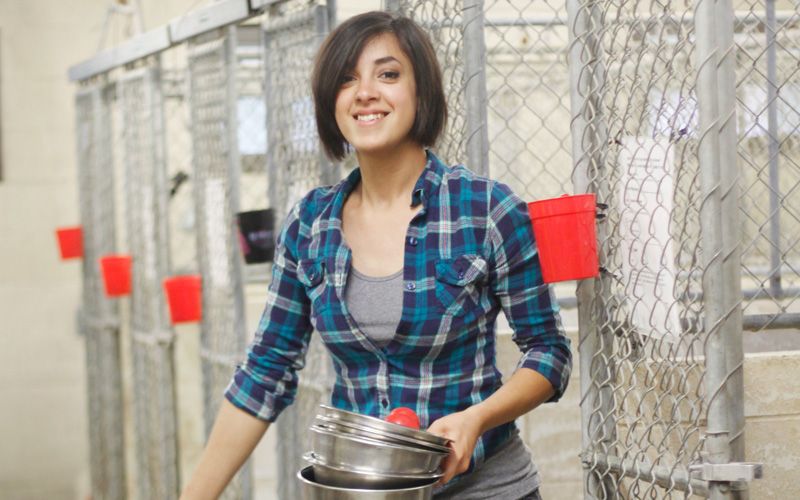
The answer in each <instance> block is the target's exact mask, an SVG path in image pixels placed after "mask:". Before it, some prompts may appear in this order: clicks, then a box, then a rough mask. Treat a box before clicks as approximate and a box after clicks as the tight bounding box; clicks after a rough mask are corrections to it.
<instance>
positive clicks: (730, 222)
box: [715, 0, 780, 498]
mask: <svg viewBox="0 0 800 500" xmlns="http://www.w3.org/2000/svg"><path fill="white" fill-rule="evenodd" d="M768 1H769V0H768ZM715 5H716V9H715V17H716V22H717V32H716V36H717V46H718V48H719V56H720V57H719V65H718V70H717V75H718V77H717V101H718V103H719V104H718V105H719V118H720V123H719V148H720V185H721V193H720V198H721V199H720V204H721V206H720V210H721V224H722V228H721V231H722V252H723V254H722V272H723V280H724V283H723V286H724V288H723V294H722V296H723V301H724V309H723V310H724V314H725V316H724V318H722V321H723V323H722V325H721V328H720V335H722V337H723V341H724V343H725V367H726V368H725V373H726V374H727V376H728V379H727V381H725V382H723V383H724V384H725V390H726V392H727V395H728V397H727V401H728V404H729V405H730V406H729V408H728V419H729V421H728V431H729V434H728V436H729V449H730V459H731V460H733V461H737V462H742V461H744V459H745V457H744V426H745V418H744V376H743V375H744V369H743V364H744V346H743V343H742V308H741V304H742V258H741V249H740V242H741V226H740V224H739V211H740V209H741V207H740V193H739V164H738V159H739V155H738V151H737V143H738V137H737V132H736V69H735V68H736V45H735V43H734V38H733V30H734V22H735V21H734V12H733V4H732V2H731V0H716V2H715ZM778 268H779V269H780V261H778ZM779 286H780V285H779ZM732 489H733V490H734V491H735V490H737V489H742V490H747V483H741V484H739V483H734V484H733V485H732ZM736 498H739V497H736Z"/></svg>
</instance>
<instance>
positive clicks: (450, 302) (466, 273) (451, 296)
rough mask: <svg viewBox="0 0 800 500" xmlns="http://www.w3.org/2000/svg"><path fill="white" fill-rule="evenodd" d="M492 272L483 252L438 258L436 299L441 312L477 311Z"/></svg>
mask: <svg viewBox="0 0 800 500" xmlns="http://www.w3.org/2000/svg"><path fill="white" fill-rule="evenodd" d="M487 273H488V269H487V264H486V260H485V259H484V258H483V257H481V256H480V255H461V256H458V257H455V258H452V259H439V260H438V261H436V298H437V299H438V302H439V305H440V307H441V311H442V312H443V313H445V314H448V315H452V316H463V315H465V314H467V313H470V312H475V311H476V309H477V308H478V307H479V305H480V298H481V293H482V292H483V286H484V284H485V282H486V276H487Z"/></svg>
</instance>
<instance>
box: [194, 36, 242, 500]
mask: <svg viewBox="0 0 800 500" xmlns="http://www.w3.org/2000/svg"><path fill="white" fill-rule="evenodd" d="M236 30H237V28H236V26H229V27H228V28H227V33H226V35H225V38H226V46H225V56H224V57H225V73H226V79H225V81H226V98H227V101H228V105H227V108H228V109H227V126H226V129H227V132H228V137H227V146H228V151H227V153H228V154H227V162H228V165H227V168H226V172H227V174H228V190H229V193H230V195H229V200H228V203H229V206H230V208H229V210H230V214H231V215H232V216H235V214H236V213H237V212H238V211H239V210H240V205H241V193H240V190H241V189H240V186H241V167H242V162H241V157H240V155H239V137H238V129H239V119H238V116H237V113H236V110H237V108H238V99H239V94H238V90H237V79H236V76H237V69H238V68H237V64H238V61H239V59H238V57H237V55H236V48H237V40H238V37H237V36H236ZM226 247H227V251H228V260H229V262H230V263H231V295H232V299H233V300H232V301H233V311H234V312H233V317H232V320H233V324H232V325H231V329H230V330H229V331H228V332H227V335H230V336H231V337H233V339H232V340H233V341H232V342H230V346H231V347H232V348H233V350H234V353H242V352H244V350H245V347H246V345H247V338H246V335H247V334H246V329H247V328H246V325H245V315H246V311H245V298H244V273H243V269H242V267H243V263H242V256H241V252H240V251H239V235H238V233H237V231H236V230H232V231H230V232H229V238H228V244H227V245H226ZM203 347H204V348H207V347H208V346H203ZM230 366H231V367H232V366H235V364H233V365H230ZM223 389H224V386H223V387H216V388H214V391H215V392H216V393H217V394H219V393H221V391H222V390H223ZM208 396H211V395H207V397H208ZM215 403H216V405H217V409H218V407H219V403H220V398H219V396H217V397H216V400H215ZM216 414H217V411H216V409H215V411H214V412H213V415H214V416H216ZM209 416H210V415H209ZM210 425H211V422H209V433H208V434H206V435H209V434H210ZM237 480H238V481H237ZM234 482H238V483H239V484H238V485H236V484H234V485H232V486H233V488H231V487H229V488H228V490H229V491H226V492H225V495H231V496H233V495H236V496H238V499H237V500H250V499H251V498H252V497H253V461H252V459H249V460H247V462H246V463H245V464H244V465H243V466H242V468H241V469H240V470H239V472H238V474H237V477H236V479H235V480H234ZM237 486H238V487H237ZM231 489H233V490H234V491H233V492H231V491H230V490H231Z"/></svg>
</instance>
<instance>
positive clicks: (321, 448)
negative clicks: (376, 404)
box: [297, 405, 450, 500]
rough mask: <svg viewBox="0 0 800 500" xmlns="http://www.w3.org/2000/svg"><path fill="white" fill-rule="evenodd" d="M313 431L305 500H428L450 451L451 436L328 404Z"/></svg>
mask: <svg viewBox="0 0 800 500" xmlns="http://www.w3.org/2000/svg"><path fill="white" fill-rule="evenodd" d="M310 430H311V443H312V448H313V450H312V451H310V452H308V453H306V454H305V455H304V456H303V458H304V459H305V460H306V461H307V462H309V463H310V464H311V465H310V466H309V467H306V468H304V469H303V470H301V471H300V472H299V473H298V474H297V477H298V479H299V480H300V481H301V483H302V484H303V490H304V496H305V498H306V499H307V500H343V499H347V500H379V499H380V500H427V499H430V498H431V497H432V491H433V485H434V484H435V483H436V482H437V481H438V480H439V479H440V478H441V477H442V473H441V471H440V470H439V466H440V464H441V462H442V460H443V459H444V458H445V457H446V456H447V455H448V454H449V453H450V447H449V444H450V440H448V439H445V438H442V437H439V436H436V435H434V434H431V433H429V432H425V431H420V430H417V429H412V428H410V427H404V426H402V425H397V424H393V423H391V422H385V421H383V420H381V419H378V418H374V417H369V416H366V415H359V414H358V413H353V412H349V411H345V410H339V409H337V408H332V407H330V406H326V405H320V412H319V414H318V415H317V416H316V419H315V420H314V424H313V425H312V426H311V429H310Z"/></svg>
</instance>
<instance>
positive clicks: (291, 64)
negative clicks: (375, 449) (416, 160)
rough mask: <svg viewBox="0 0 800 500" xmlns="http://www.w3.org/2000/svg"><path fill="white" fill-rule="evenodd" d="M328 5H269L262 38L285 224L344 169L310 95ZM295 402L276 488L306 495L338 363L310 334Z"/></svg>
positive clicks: (281, 441) (286, 421)
mask: <svg viewBox="0 0 800 500" xmlns="http://www.w3.org/2000/svg"><path fill="white" fill-rule="evenodd" d="M329 7H330V6H329V5H322V4H317V3H316V2H312V3H311V4H310V5H309V2H301V1H290V2H285V3H281V4H279V5H275V6H273V7H272V9H271V10H269V11H268V13H267V15H266V16H265V20H264V23H263V26H262V29H263V37H264V47H265V49H264V57H265V59H264V70H265V88H264V97H265V99H266V106H267V137H268V148H267V174H268V189H269V204H270V206H271V207H272V209H273V210H274V212H275V222H276V224H281V223H282V222H283V221H284V220H285V218H286V215H287V214H288V212H289V210H291V208H292V206H293V205H294V204H295V203H297V202H298V201H299V200H300V198H301V197H303V196H304V195H305V194H306V193H308V191H310V190H311V189H313V188H315V187H317V186H320V185H324V184H331V183H334V182H336V181H338V170H337V169H336V167H335V166H334V165H333V164H331V163H330V162H329V161H328V160H327V158H326V157H325V156H324V152H323V151H322V149H321V148H320V146H319V140H318V138H317V132H316V122H315V119H314V105H313V102H312V96H311V82H310V75H311V68H312V65H313V61H314V56H315V55H316V52H317V49H318V47H319V45H320V43H321V42H322V39H323V38H324V36H325V35H326V34H327V32H328V22H329ZM299 375H300V376H299V382H298V387H297V395H296V397H295V401H294V404H292V405H291V406H289V407H288V408H286V409H285V410H284V411H283V413H282V414H281V416H280V417H279V418H278V420H277V421H276V423H275V425H274V427H275V429H274V430H271V431H270V432H276V433H277V442H278V447H277V454H278V456H279V457H280V460H279V463H278V495H279V497H280V498H286V499H288V498H300V497H301V492H300V490H299V485H298V484H297V478H296V474H297V471H298V470H300V469H301V468H302V467H304V466H305V465H306V463H305V461H304V460H303V458H302V455H303V453H304V452H306V451H308V450H310V449H311V447H310V446H309V435H308V428H309V427H310V425H311V423H312V421H313V419H314V416H315V415H316V414H317V410H318V405H319V404H320V403H329V402H330V392H331V388H332V387H333V378H334V375H333V370H332V366H331V362H330V360H329V358H328V353H327V351H326V349H325V347H324V345H323V344H322V342H321V341H320V340H319V335H316V334H314V335H312V339H311V342H310V344H309V348H308V352H307V353H306V357H305V368H304V369H303V370H302V372H301V373H300V374H299Z"/></svg>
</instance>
